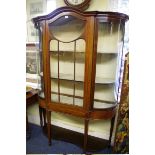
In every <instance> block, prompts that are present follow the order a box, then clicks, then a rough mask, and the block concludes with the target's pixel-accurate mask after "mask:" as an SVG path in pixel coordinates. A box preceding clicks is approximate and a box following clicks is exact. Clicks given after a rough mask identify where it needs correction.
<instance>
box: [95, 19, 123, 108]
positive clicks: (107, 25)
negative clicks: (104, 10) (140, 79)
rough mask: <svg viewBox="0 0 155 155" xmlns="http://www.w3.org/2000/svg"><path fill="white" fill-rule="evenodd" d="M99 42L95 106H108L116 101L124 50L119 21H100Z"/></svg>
mask: <svg viewBox="0 0 155 155" xmlns="http://www.w3.org/2000/svg"><path fill="white" fill-rule="evenodd" d="M98 28H99V31H98V44H97V59H96V61H97V62H96V79H95V93H94V108H108V107H111V106H113V104H114V103H115V102H116V100H117V98H116V94H115V84H116V81H117V72H119V70H118V69H119V66H120V65H119V64H120V62H118V59H119V57H120V53H121V52H122V51H121V50H122V45H123V40H122V38H123V30H122V26H121V23H119V22H112V21H111V22H103V21H100V20H99V22H98Z"/></svg>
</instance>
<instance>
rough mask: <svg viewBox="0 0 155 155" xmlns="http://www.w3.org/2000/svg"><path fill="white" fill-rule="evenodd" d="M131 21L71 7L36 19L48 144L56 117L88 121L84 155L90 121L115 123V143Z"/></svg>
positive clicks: (42, 104)
mask: <svg viewBox="0 0 155 155" xmlns="http://www.w3.org/2000/svg"><path fill="white" fill-rule="evenodd" d="M127 20H128V16H127V15H125V14H122V13H116V12H98V11H91V12H81V11H79V10H77V9H73V8H70V7H62V8H59V9H56V10H55V11H53V12H52V13H50V14H48V15H44V16H39V17H36V18H33V23H34V25H35V27H36V29H37V30H38V31H39V38H40V39H39V55H40V64H39V75H40V84H41V88H40V92H39V105H40V107H42V108H44V109H45V110H46V115H47V124H48V139H49V144H51V135H52V133H51V129H50V128H51V112H52V111H55V112H60V113H65V114H70V115H73V116H77V117H82V118H83V119H84V121H85V123H84V149H85V150H86V146H87V136H88V127H89V120H90V119H111V129H110V136H109V143H110V142H111V136H112V131H113V124H114V118H115V114H116V108H117V105H118V104H119V98H120V95H119V94H120V93H119V91H120V89H121V76H120V75H121V67H122V65H123V63H122V60H123V43H124V33H125V22H126V21H127ZM41 122H42V121H41Z"/></svg>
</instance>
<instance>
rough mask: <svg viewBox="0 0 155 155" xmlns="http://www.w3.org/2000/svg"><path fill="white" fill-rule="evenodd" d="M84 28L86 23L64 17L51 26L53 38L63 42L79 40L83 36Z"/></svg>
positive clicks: (70, 17)
mask: <svg viewBox="0 0 155 155" xmlns="http://www.w3.org/2000/svg"><path fill="white" fill-rule="evenodd" d="M84 28H85V21H83V20H80V19H78V18H76V17H73V16H63V17H60V18H59V19H57V20H56V21H54V22H52V23H51V24H49V29H50V33H51V34H52V36H53V37H55V38H56V39H57V40H60V41H62V42H70V41H73V40H76V39H78V38H79V37H80V36H81V35H82V34H83V32H84ZM68 48H69V47H68Z"/></svg>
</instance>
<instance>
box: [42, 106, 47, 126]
mask: <svg viewBox="0 0 155 155" xmlns="http://www.w3.org/2000/svg"><path fill="white" fill-rule="evenodd" d="M43 120H44V123H43V124H44V126H46V124H47V122H46V110H45V109H43Z"/></svg>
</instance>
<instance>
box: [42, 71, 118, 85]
mask: <svg viewBox="0 0 155 155" xmlns="http://www.w3.org/2000/svg"><path fill="white" fill-rule="evenodd" d="M40 76H43V73H40ZM51 79H58V74H55V73H51ZM59 79H60V80H68V81H75V82H84V77H83V76H79V75H78V76H76V77H75V80H74V75H71V74H64V73H60V74H59ZM95 83H96V84H113V83H115V79H112V78H102V77H96V80H95Z"/></svg>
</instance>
